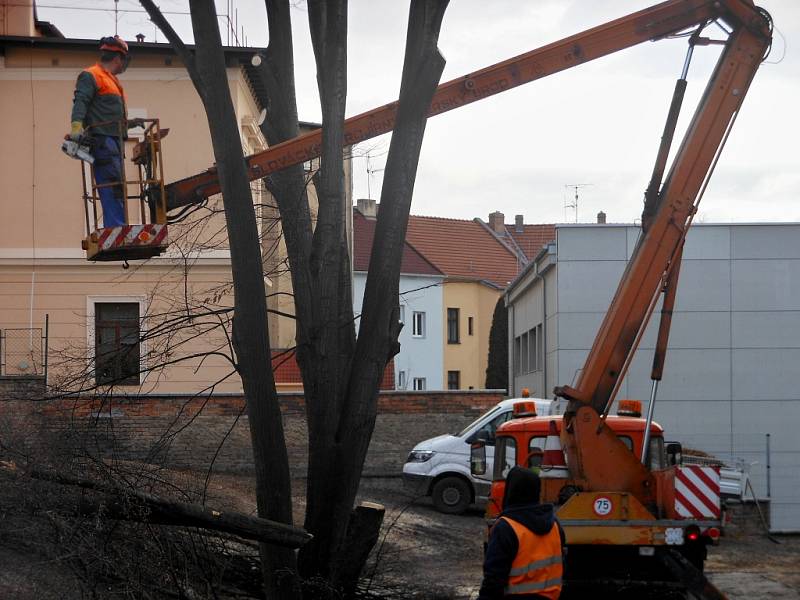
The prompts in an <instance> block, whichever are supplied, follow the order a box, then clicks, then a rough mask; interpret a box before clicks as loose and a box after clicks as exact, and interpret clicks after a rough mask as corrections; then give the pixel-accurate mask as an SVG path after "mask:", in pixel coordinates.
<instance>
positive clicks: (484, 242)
mask: <svg viewBox="0 0 800 600" xmlns="http://www.w3.org/2000/svg"><path fill="white" fill-rule="evenodd" d="M406 241H407V242H409V243H410V244H411V245H412V246H413V247H414V248H415V249H416V250H418V251H419V252H420V253H421V254H423V255H424V256H425V258H427V259H428V260H429V261H430V262H432V263H433V264H434V265H436V267H437V268H438V269H439V270H440V271H442V272H443V273H444V274H445V275H448V276H451V277H465V278H469V279H475V280H484V281H489V282H491V283H493V284H494V285H496V286H498V287H501V288H504V287H506V285H508V283H509V282H510V281H511V280H513V279H514V277H516V276H517V273H518V272H519V270H520V269H521V268H522V266H524V265H520V264H518V262H519V261H518V260H517V257H516V256H515V255H514V253H513V252H511V251H510V250H509V249H508V248H507V247H506V246H505V245H504V244H502V243H501V242H500V240H498V239H497V238H496V237H494V235H492V233H491V232H490V231H489V230H487V229H486V228H485V227H484V226H483V225H482V224H481V223H480V222H478V221H476V220H472V221H466V220H461V219H443V218H441V217H420V216H416V215H412V216H411V217H410V218H409V220H408V232H407V233H406Z"/></svg>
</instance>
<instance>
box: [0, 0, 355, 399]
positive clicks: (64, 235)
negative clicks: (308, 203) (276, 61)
mask: <svg viewBox="0 0 800 600" xmlns="http://www.w3.org/2000/svg"><path fill="white" fill-rule="evenodd" d="M0 17H1V18H2V20H0V128H2V129H1V130H2V131H3V132H4V134H5V138H6V139H5V140H4V143H3V144H1V145H0V228H2V235H0V331H2V332H4V333H5V332H19V331H24V330H30V331H31V332H32V333H30V335H29V338H30V350H31V352H30V356H31V357H32V358H30V359H29V360H27V361H21V360H20V359H18V357H17V354H13V356H12V355H11V354H9V355H8V357H7V356H6V355H7V354H8V353H7V352H6V348H5V347H0V354H2V356H3V357H4V359H3V361H2V362H3V369H4V370H3V372H0V376H1V375H5V374H11V373H13V372H18V371H19V369H20V365H22V364H23V362H24V366H25V368H24V369H23V371H24V372H25V373H27V374H41V373H42V371H43V368H44V366H43V364H42V362H43V359H42V358H41V354H37V352H36V351H35V349H34V345H35V343H34V340H35V339H36V335H37V333H35V332H36V330H38V329H41V328H43V326H44V322H45V319H46V317H49V336H48V337H49V373H48V375H49V377H48V379H49V383H50V385H51V387H52V388H53V389H54V390H55V391H59V390H62V389H63V390H68V389H90V388H92V387H93V386H94V385H95V384H96V383H97V384H100V383H102V384H106V383H109V382H114V383H115V385H116V386H118V387H119V388H120V391H122V392H129V393H138V392H145V393H181V394H185V393H199V392H203V391H211V390H213V391H216V392H238V391H240V390H241V383H240V381H239V379H238V377H237V376H236V375H235V374H233V368H232V364H231V362H230V361H229V360H228V358H226V355H227V356H230V354H231V351H230V345H229V341H228V336H227V334H226V329H227V330H229V318H230V316H231V315H230V307H231V305H232V298H231V274H230V259H229V253H228V250H227V244H226V237H227V236H226V233H225V223H224V216H223V215H222V203H221V200H220V199H219V198H212V199H210V200H209V202H208V203H207V204H206V205H205V206H203V207H201V208H199V209H198V210H197V211H196V212H195V213H193V214H192V215H190V216H189V217H188V218H187V219H186V220H185V221H184V222H182V223H181V224H178V225H170V226H169V229H170V240H171V242H173V243H172V244H171V246H170V249H169V250H168V252H167V253H166V254H165V255H162V256H160V257H157V258H152V259H150V260H148V261H144V262H142V261H139V262H136V263H133V262H132V263H131V265H130V268H129V269H123V268H122V265H121V264H120V263H117V262H114V263H92V262H88V261H87V260H86V259H85V255H84V252H83V251H82V249H81V246H80V243H81V240H82V239H83V238H84V237H85V235H86V219H85V214H84V207H83V201H82V184H81V169H80V163H79V162H78V161H76V160H72V159H70V158H68V157H66V156H65V155H64V154H63V153H62V152H61V150H60V145H61V140H62V139H63V136H64V133H65V132H67V131H68V129H69V120H70V111H71V107H72V95H73V90H74V85H75V80H76V78H77V76H78V74H79V73H80V72H81V70H83V69H84V68H86V67H88V66H91V65H92V64H94V63H95V62H96V61H97V58H98V51H97V41H96V40H76V39H67V38H64V37H59V36H60V35H61V34H60V32H59V31H58V30H57V29H56V28H55V27H53V26H52V25H50V24H47V23H40V22H37V21H36V20H35V16H34V9H33V6H32V3H31V2H28V3H27V5H26V4H25V3H24V2H10V1H7V0H2V1H0ZM130 46H131V56H132V61H131V64H130V67H129V69H128V70H127V71H126V72H125V73H124V74H123V75H121V76H120V81H121V83H122V85H123V87H124V88H125V92H126V95H127V106H128V113H129V114H128V116H129V118H134V117H144V118H158V119H160V124H161V127H162V128H169V130H170V131H169V135H168V136H167V137H166V138H165V139H164V141H163V144H162V146H163V155H164V171H165V172H164V180H165V182H166V183H169V182H171V181H175V180H178V179H181V178H184V177H187V176H189V175H192V174H195V173H199V172H202V171H204V170H206V169H207V168H208V167H209V166H211V165H212V164H213V163H214V157H213V152H212V147H211V141H210V136H209V130H208V124H207V120H206V114H205V111H204V109H203V106H202V103H201V102H200V99H199V97H198V95H197V93H196V91H195V89H194V86H193V85H192V82H191V80H190V78H189V76H188V73H187V72H186V70H185V69H184V68H183V66H182V65H181V63H180V61H179V60H178V58H177V57H176V55H175V54H174V52H173V51H172V49H171V48H170V47H169V46H168V45H166V44H151V43H137V42H134V43H131V44H130ZM256 52H257V50H256V49H251V48H238V47H237V48H227V49H226V51H225V55H226V64H227V73H228V84H229V87H230V92H231V97H232V99H233V103H234V108H235V111H236V116H237V119H238V122H239V126H240V132H241V138H242V145H243V148H244V151H245V154H252V153H254V152H258V151H260V150H263V149H265V148H266V142H265V140H264V138H263V136H262V134H261V131H260V129H259V126H258V123H259V118H260V115H261V109H262V103H261V102H260V99H259V97H258V94H257V92H256V91H255V89H256V87H255V86H254V85H253V81H252V80H251V75H252V73H250V74H249V73H248V68H249V65H250V60H251V58H252V56H253V55H254V54H255V53H256ZM307 126H308V127H311V126H312V125H311V124H308V125H307ZM132 143H133V142H129V144H132ZM129 152H130V146H128V154H129ZM348 162H349V161H348ZM313 166H314V165H308V167H309V168H313ZM127 170H128V176H129V177H130V176H131V175H132V173H133V171H132V170H130V164H128V169H127ZM346 181H347V186H348V191H349V189H350V177H349V164H348V177H347V178H346ZM311 189H312V190H313V187H312V188H311ZM253 191H254V194H253V196H254V198H253V200H254V203H255V204H256V206H257V214H258V215H259V216H260V217H261V218H260V220H259V228H260V230H261V234H262V239H263V250H264V262H265V267H266V269H265V270H266V273H265V275H266V276H265V290H266V291H267V294H268V303H269V305H270V307H271V308H275V309H278V310H280V311H282V312H284V313H288V314H292V313H293V305H292V302H291V280H290V276H289V271H288V265H287V261H286V260H285V246H284V245H283V240H282V235H281V233H280V222H279V217H278V214H277V211H276V209H275V208H274V201H272V199H271V198H270V197H269V195H268V194H267V193H266V191H265V189H264V186H263V184H262V183H261V182H254V183H253ZM310 195H311V196H312V199H311V200H312V212H315V207H316V201H315V198H314V197H313V191H312V193H311V194H310ZM348 203H349V200H348ZM133 213H134V210H133V208H129V215H130V216H132V215H133ZM270 321H271V323H270V324H271V327H272V331H271V337H272V340H271V345H272V347H273V348H287V347H291V346H293V345H294V326H293V321H292V320H291V319H288V318H281V317H277V316H275V315H271V317H270ZM166 323H169V328H167V325H166ZM167 331H169V333H168V334H167V335H165V332H167ZM17 337H20V339H22V338H24V337H25V336H24V334H22V335H19V336H17ZM4 339H5V338H4ZM137 340H138V341H137ZM18 343H19V344H23V345H24V340H23V341H20V342H18ZM109 348H116V352H117V353H124V355H125V356H124V358H123V359H122V360H121V363H120V360H118V358H119V357H117V359H115V360H110V362H109V360H104V359H101V358H98V357H101V356H107V351H109ZM209 352H210V354H209V355H206V354H207V353H209ZM98 353H99V354H98ZM23 354H24V352H23ZM9 357H10V358H9ZM160 364H163V365H165V366H164V367H163V368H159V369H157V370H155V371H152V372H151V371H150V369H151V368H153V367H154V366H155V365H160ZM136 367H138V368H136ZM119 369H122V370H123V371H125V373H126V374H127V375H130V376H125V377H121V378H120V377H118V375H119V372H118V371H119ZM134 372H136V373H135V376H133V375H132V373H134ZM115 373H116V375H117V376H115ZM290 387H292V386H290ZM294 387H296V386H294Z"/></svg>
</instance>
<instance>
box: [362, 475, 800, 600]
mask: <svg viewBox="0 0 800 600" xmlns="http://www.w3.org/2000/svg"><path fill="white" fill-rule="evenodd" d="M361 493H362V496H363V497H364V498H365V499H366V498H372V499H376V500H379V501H382V502H384V503H385V505H386V507H387V515H386V527H385V538H384V547H383V549H382V550H381V554H382V556H381V557H380V559H379V561H378V564H377V566H376V571H375V573H376V574H375V581H376V582H377V583H379V584H381V583H386V584H387V585H388V587H390V588H393V587H396V585H397V584H398V583H402V582H403V581H405V583H406V585H414V587H417V588H422V590H424V589H426V588H427V589H429V590H431V591H432V592H433V593H434V594H433V595H439V597H441V598H448V597H452V598H470V597H471V596H474V595H475V594H477V590H478V587H479V585H480V577H481V560H482V540H483V537H482V535H483V526H484V525H483V513H482V511H481V510H478V509H473V510H470V511H469V512H468V513H467V514H466V515H462V516H453V515H443V514H441V513H439V512H437V511H436V510H435V509H434V508H433V506H432V505H431V503H430V500H429V499H421V500H417V501H416V502H414V501H413V499H412V498H409V497H408V496H407V495H406V494H404V493H403V492H402V488H401V487H400V485H399V482H398V481H396V480H394V481H392V480H374V481H365V482H364V485H362V490H361ZM409 503H412V504H409ZM777 539H778V541H779V542H780V543H779V544H775V543H773V542H771V541H770V540H768V539H767V538H766V536H762V535H747V536H741V537H737V538H736V539H731V538H723V539H722V541H721V543H720V545H719V546H718V547H715V548H712V549H711V550H710V552H709V560H708V562H707V572H708V574H709V577H710V579H711V580H712V581H713V583H714V584H715V585H716V586H717V587H718V588H719V589H720V590H722V591H723V592H724V593H725V594H727V595H728V597H729V598H730V599H731V600H739V599H742V600H743V599H745V598H751V599H752V598H770V599H773V600H777V599H780V600H790V599H792V600H795V599H797V600H800V569H798V565H800V536H781V537H780V538H777ZM409 574H410V575H411V577H409ZM422 590H420V591H422ZM448 590H449V591H450V594H449V595H448V593H447V591H448ZM436 592H439V594H436Z"/></svg>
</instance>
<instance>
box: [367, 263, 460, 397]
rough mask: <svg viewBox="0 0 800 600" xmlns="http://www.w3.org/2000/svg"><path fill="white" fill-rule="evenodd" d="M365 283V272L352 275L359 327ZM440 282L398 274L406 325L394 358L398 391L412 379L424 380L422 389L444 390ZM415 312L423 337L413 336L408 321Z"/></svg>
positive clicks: (437, 278)
mask: <svg viewBox="0 0 800 600" xmlns="http://www.w3.org/2000/svg"><path fill="white" fill-rule="evenodd" d="M366 281H367V276H366V273H363V272H356V273H354V274H353V312H354V313H355V315H356V326H357V327H358V325H359V324H360V320H359V318H358V316H359V315H360V314H361V305H362V302H363V299H364V287H365V285H366ZM442 282H443V278H442V277H431V276H426V275H404V274H401V275H400V310H401V316H402V317H403V318H404V323H405V325H404V327H403V329H402V330H401V331H400V353H399V354H398V355H397V356H395V357H394V378H395V381H394V383H395V388H397V389H409V390H410V389H412V382H413V380H414V378H424V379H425V389H428V390H443V389H445V388H446V385H445V383H446V382H444V381H443V373H444V323H443V321H442V319H443V316H442V315H443V313H444V308H443V306H444V303H443V299H442ZM414 312H423V313H425V334H424V336H422V337H419V336H414V335H413V331H412V322H411V320H412V317H413V314H414ZM401 373H402V374H403V375H401ZM401 378H403V379H404V381H401Z"/></svg>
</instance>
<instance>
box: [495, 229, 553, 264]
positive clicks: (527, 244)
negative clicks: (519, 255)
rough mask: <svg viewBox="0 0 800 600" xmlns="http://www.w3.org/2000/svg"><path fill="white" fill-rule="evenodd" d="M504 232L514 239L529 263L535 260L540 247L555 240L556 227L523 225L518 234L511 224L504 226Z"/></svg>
mask: <svg viewBox="0 0 800 600" xmlns="http://www.w3.org/2000/svg"><path fill="white" fill-rule="evenodd" d="M506 231H507V232H508V233H509V234H510V235H511V237H513V238H514V241H515V242H516V243H517V246H518V247H519V249H520V250H522V252H523V254H525V256H526V257H527V259H528V260H529V261H531V260H533V259H534V258H536V255H537V254H539V251H540V250H541V249H542V246H546V245H547V244H548V243H549V242H552V241H553V240H554V239H556V226H555V225H553V224H541V225H523V226H522V231H521V232H519V231H517V228H516V226H515V225H514V224H513V223H512V224H510V225H508V224H506Z"/></svg>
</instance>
